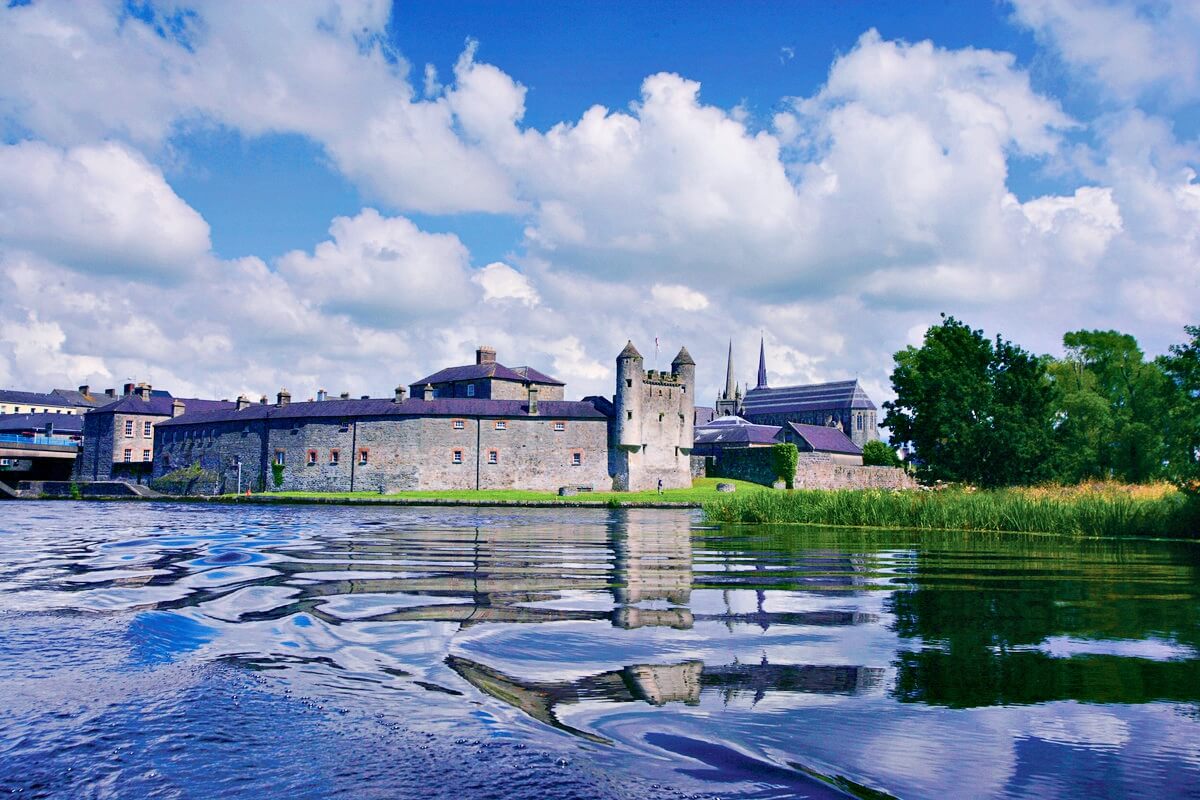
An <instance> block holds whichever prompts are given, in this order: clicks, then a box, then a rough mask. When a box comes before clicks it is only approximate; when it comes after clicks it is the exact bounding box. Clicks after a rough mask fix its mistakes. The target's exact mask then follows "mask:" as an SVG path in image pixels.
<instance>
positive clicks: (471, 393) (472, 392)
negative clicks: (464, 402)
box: [467, 383, 475, 397]
mask: <svg viewBox="0 0 1200 800" xmlns="http://www.w3.org/2000/svg"><path fill="white" fill-rule="evenodd" d="M474 396H475V384H473V383H468V384H467V397H474Z"/></svg>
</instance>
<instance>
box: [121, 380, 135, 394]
mask: <svg viewBox="0 0 1200 800" xmlns="http://www.w3.org/2000/svg"><path fill="white" fill-rule="evenodd" d="M131 394H133V384H132V383H127V384H125V385H124V386H122V387H121V396H122V397H129V395H131Z"/></svg>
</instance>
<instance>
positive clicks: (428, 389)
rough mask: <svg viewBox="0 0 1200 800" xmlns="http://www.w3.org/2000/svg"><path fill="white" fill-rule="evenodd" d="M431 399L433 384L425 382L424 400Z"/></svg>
mask: <svg viewBox="0 0 1200 800" xmlns="http://www.w3.org/2000/svg"><path fill="white" fill-rule="evenodd" d="M432 399H433V384H432V383H427V384H425V401H426V402H429V401H430V400H432Z"/></svg>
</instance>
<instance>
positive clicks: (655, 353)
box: [654, 336, 658, 372]
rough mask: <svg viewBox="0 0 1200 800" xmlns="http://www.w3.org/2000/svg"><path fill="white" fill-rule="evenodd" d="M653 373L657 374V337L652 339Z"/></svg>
mask: <svg viewBox="0 0 1200 800" xmlns="http://www.w3.org/2000/svg"><path fill="white" fill-rule="evenodd" d="M654 371H655V372H658V337H657V336H655V337H654Z"/></svg>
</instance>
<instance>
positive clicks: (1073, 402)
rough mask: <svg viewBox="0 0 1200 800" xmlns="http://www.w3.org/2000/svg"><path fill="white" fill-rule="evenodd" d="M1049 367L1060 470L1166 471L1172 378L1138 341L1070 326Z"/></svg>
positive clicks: (1072, 473) (1068, 474)
mask: <svg viewBox="0 0 1200 800" xmlns="http://www.w3.org/2000/svg"><path fill="white" fill-rule="evenodd" d="M1063 347H1064V349H1065V351H1066V354H1065V356H1064V357H1063V358H1062V359H1060V360H1059V361H1057V362H1055V363H1053V364H1052V365H1051V366H1050V374H1051V376H1052V378H1053V381H1054V389H1055V407H1056V418H1055V443H1056V448H1055V458H1054V473H1055V477H1056V478H1058V479H1059V480H1063V481H1068V482H1070V481H1078V480H1082V479H1085V478H1092V477H1100V478H1117V479H1120V480H1126V481H1133V482H1140V481H1145V480H1148V479H1151V478H1154V477H1158V476H1160V475H1161V474H1162V473H1163V470H1164V466H1165V463H1166V456H1167V452H1166V433H1167V418H1168V409H1169V406H1170V398H1171V395H1172V387H1171V383H1170V381H1169V380H1168V378H1167V375H1166V372H1165V371H1164V369H1163V367H1162V366H1161V365H1160V364H1158V363H1156V362H1153V361H1147V360H1146V356H1145V354H1144V353H1143V352H1142V350H1141V348H1140V347H1139V346H1138V343H1137V340H1136V339H1135V338H1134V337H1132V336H1130V335H1129V334H1125V333H1120V332H1118V331H1072V332H1071V333H1068V334H1066V335H1064V336H1063Z"/></svg>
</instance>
